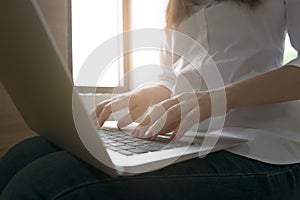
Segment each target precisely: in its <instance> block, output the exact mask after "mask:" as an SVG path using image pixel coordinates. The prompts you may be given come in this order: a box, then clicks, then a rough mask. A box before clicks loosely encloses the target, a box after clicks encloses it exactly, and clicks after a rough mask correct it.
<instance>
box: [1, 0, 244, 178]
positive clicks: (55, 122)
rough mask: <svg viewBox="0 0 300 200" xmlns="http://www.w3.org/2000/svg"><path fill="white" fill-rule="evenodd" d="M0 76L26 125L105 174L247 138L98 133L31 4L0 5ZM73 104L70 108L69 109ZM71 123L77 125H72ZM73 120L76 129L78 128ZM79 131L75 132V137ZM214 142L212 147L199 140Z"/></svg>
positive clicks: (154, 165) (130, 171) (150, 166)
mask: <svg viewBox="0 0 300 200" xmlns="http://www.w3.org/2000/svg"><path fill="white" fill-rule="evenodd" d="M0 24H1V32H0V47H1V48H0V67H1V68H0V78H1V81H2V83H3V84H4V86H5V88H6V89H7V91H8V93H9V95H10V96H11V98H12V99H13V101H14V103H15V105H16V106H17V108H18V109H19V111H20V113H21V114H22V116H23V118H24V119H25V121H26V122H27V124H28V125H29V126H30V127H31V129H32V130H34V131H35V132H36V133H38V134H40V135H41V136H43V137H45V138H47V139H48V140H50V141H51V142H53V143H54V144H56V145H57V146H59V147H61V148H63V149H65V150H67V151H69V152H70V153H72V154H73V155H75V156H76V157H78V158H79V159H81V160H83V161H85V162H87V163H89V164H90V165H92V166H94V167H96V168H98V169H99V170H101V171H103V172H105V173H107V174H109V175H111V176H114V177H116V176H119V175H134V174H139V173H144V172H149V171H153V170H157V169H159V168H162V167H165V166H168V165H170V164H174V163H177V162H181V161H184V160H187V159H191V158H195V157H198V156H203V155H206V154H207V153H208V152H211V151H217V150H220V149H224V148H228V147H231V146H234V145H238V144H241V143H243V142H246V141H247V140H245V139H243V138H236V137H232V136H230V135H231V133H232V132H231V131H234V129H230V131H229V129H228V130H226V129H224V130H223V132H222V135H221V136H220V138H219V139H218V140H216V137H219V134H217V133H215V134H214V133H213V132H212V133H210V134H208V135H207V134H205V135H203V134H202V133H196V134H197V140H196V141H197V144H192V145H188V143H187V141H188V140H189V137H191V136H195V133H194V132H189V133H187V137H185V138H184V139H185V141H180V142H177V143H168V138H167V136H166V137H159V138H158V140H156V141H147V140H144V139H140V138H133V137H132V136H131V135H130V131H128V132H126V131H125V132H121V131H119V130H111V129H108V130H103V129H102V130H99V129H97V128H96V127H95V126H94V125H93V123H92V122H91V120H90V117H89V113H88V111H86V110H85V107H84V105H83V104H82V102H81V100H80V98H79V96H78V94H77V93H76V90H74V91H75V92H74V93H73V89H74V86H73V83H72V81H71V76H70V74H69V72H68V70H67V69H66V67H64V65H63V62H62V59H61V57H60V55H59V51H58V50H57V47H56V45H55V43H54V40H53V37H52V36H51V34H50V32H49V30H48V28H47V25H46V23H45V20H44V18H43V16H42V14H41V12H40V10H39V8H38V5H37V3H36V2H35V1H34V0H22V1H20V0H9V1H1V2H0ZM73 106H76V109H73V108H72V107H73ZM74 121H76V122H77V126H76V125H75V123H74ZM78 122H79V125H78ZM79 133H80V134H79ZM205 137H206V141H207V139H208V140H209V139H211V140H215V141H217V143H216V145H214V146H213V147H211V146H210V145H207V146H206V145H205V144H202V140H203V139H204V138H205Z"/></svg>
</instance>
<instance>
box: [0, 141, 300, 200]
mask: <svg viewBox="0 0 300 200" xmlns="http://www.w3.org/2000/svg"><path fill="white" fill-rule="evenodd" d="M0 180H1V182H0V189H1V190H0V192H1V191H2V194H1V196H0V199H1V200H16V199H18V200H19V199H20V200H26V199H28V200H47V199H51V200H53V199H64V200H67V199H76V200H81V199H84V200H88V199H164V200H166V199H204V200H206V199H207V200H212V199H218V200H219V199H222V200H223V199H225V200H226V199H230V200H232V199H237V200H240V199H256V200H259V199H263V200H268V199H278V200H279V199H282V200H294V199H295V200H296V199H300V195H299V194H300V192H299V191H300V166H299V165H298V164H295V165H284V166H283V165H281V166H279V165H271V164H266V163H262V162H259V161H255V160H251V159H248V158H244V157H241V156H238V155H235V154H232V153H229V152H226V151H219V152H215V153H212V154H209V155H208V156H206V157H204V158H202V159H199V158H195V159H192V160H189V161H185V162H182V163H178V164H174V165H171V166H168V167H166V168H163V169H161V170H158V171H154V172H149V173H145V174H141V175H137V176H133V177H120V178H117V179H113V178H111V177H109V176H107V175H106V174H104V173H101V172H100V171H97V170H95V169H93V168H92V167H90V166H89V165H87V164H85V163H83V162H82V161H80V160H78V159H77V158H75V157H74V156H73V155H71V154H69V153H67V152H66V151H62V150H59V149H57V148H56V147H55V146H53V145H51V144H50V143H48V142H47V141H46V140H44V139H43V138H41V137H36V138H31V139H28V140H25V141H23V142H21V143H19V144H18V145H16V146H15V147H14V148H12V149H11V150H10V151H9V152H8V153H7V154H6V156H5V157H4V158H3V159H2V160H1V162H0Z"/></svg>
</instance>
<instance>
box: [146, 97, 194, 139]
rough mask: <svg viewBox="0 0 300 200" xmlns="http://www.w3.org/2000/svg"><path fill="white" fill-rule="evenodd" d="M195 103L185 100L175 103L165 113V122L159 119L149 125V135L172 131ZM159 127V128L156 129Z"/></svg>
mask: <svg viewBox="0 0 300 200" xmlns="http://www.w3.org/2000/svg"><path fill="white" fill-rule="evenodd" d="M195 107H197V105H195V104H193V102H192V101H190V100H189V101H185V102H180V103H178V104H176V105H175V106H173V107H171V108H170V109H168V110H167V112H166V113H165V115H166V116H165V122H163V121H161V120H159V121H157V122H156V124H154V125H153V126H152V127H151V130H150V131H149V137H153V136H157V135H159V134H165V133H168V132H171V131H174V130H175V128H176V127H177V124H178V123H179V122H181V120H182V118H184V117H185V116H186V115H187V113H189V112H190V111H191V110H192V109H193V108H195ZM159 128H160V130H158V129H159Z"/></svg>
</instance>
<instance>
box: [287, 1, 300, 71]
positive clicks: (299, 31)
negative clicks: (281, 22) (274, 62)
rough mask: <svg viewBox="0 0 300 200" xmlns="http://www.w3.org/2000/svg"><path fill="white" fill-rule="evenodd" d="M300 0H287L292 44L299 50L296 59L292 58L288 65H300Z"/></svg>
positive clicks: (288, 23) (289, 32)
mask: <svg viewBox="0 0 300 200" xmlns="http://www.w3.org/2000/svg"><path fill="white" fill-rule="evenodd" d="M299 10H300V1H299V0H285V11H286V22H287V31H288V34H289V37H290V40H291V44H292V46H293V47H294V49H295V50H296V51H297V52H298V56H297V58H296V59H294V60H292V61H291V62H289V63H288V64H286V65H293V66H297V67H300V57H299V51H300V12H299Z"/></svg>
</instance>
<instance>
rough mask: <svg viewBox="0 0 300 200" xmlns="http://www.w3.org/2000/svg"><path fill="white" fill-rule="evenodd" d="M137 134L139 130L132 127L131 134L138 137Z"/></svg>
mask: <svg viewBox="0 0 300 200" xmlns="http://www.w3.org/2000/svg"><path fill="white" fill-rule="evenodd" d="M139 134H140V130H138V129H134V130H133V132H132V135H133V136H134V137H138V136H139Z"/></svg>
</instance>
